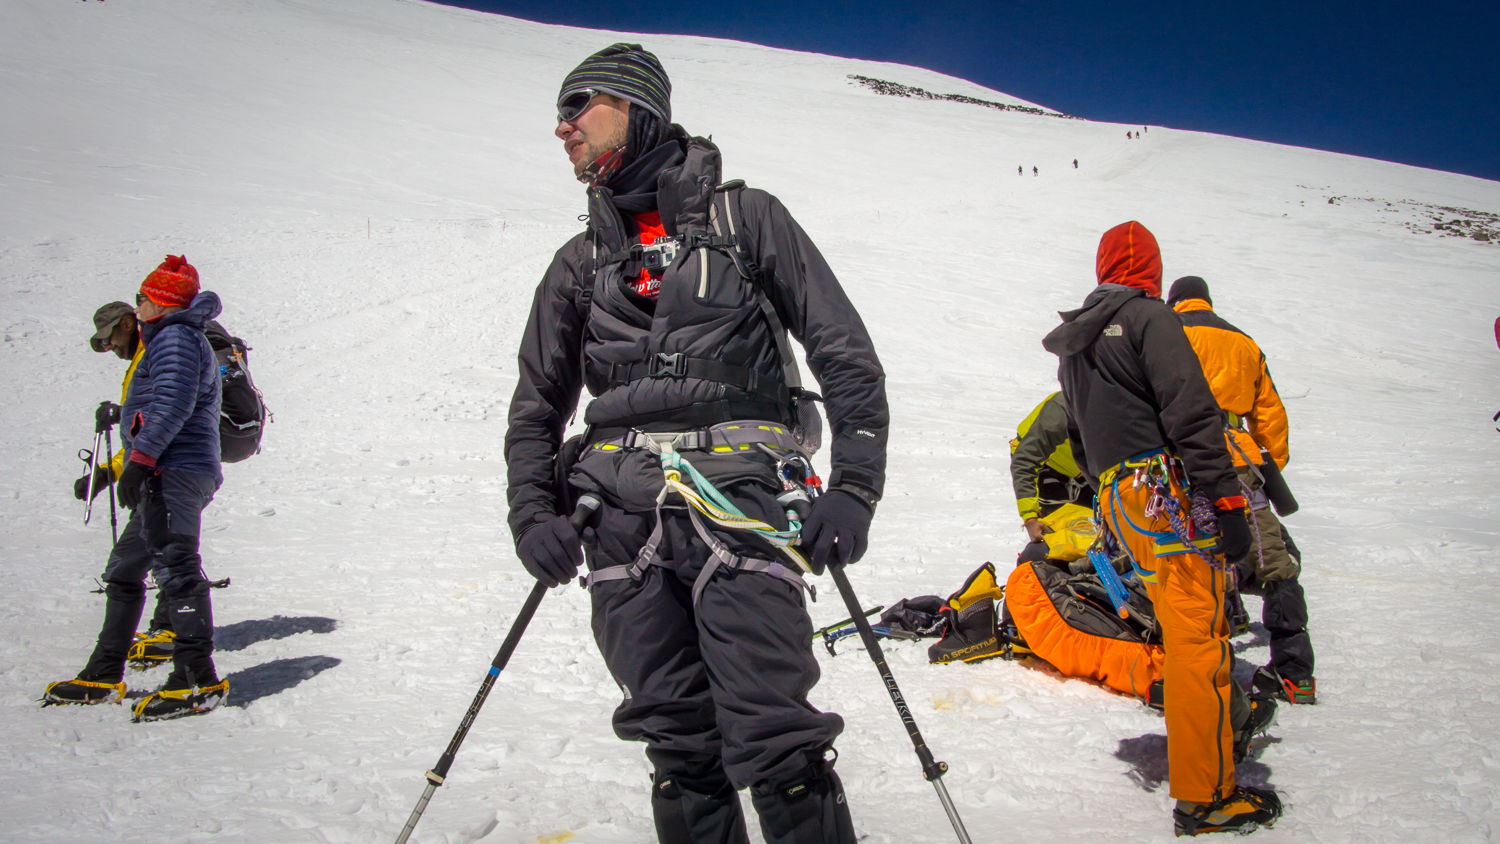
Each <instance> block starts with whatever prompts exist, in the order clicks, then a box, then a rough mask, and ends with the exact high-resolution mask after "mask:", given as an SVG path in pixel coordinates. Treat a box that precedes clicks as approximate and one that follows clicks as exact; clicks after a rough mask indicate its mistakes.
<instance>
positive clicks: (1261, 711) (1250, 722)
mask: <svg viewBox="0 0 1500 844" xmlns="http://www.w3.org/2000/svg"><path fill="white" fill-rule="evenodd" d="M1275 723H1276V701H1274V700H1272V699H1270V698H1269V697H1264V696H1262V695H1252V696H1251V697H1250V717H1248V718H1246V719H1245V723H1244V724H1236V725H1235V731H1234V761H1235V762H1236V763H1239V762H1241V761H1243V760H1244V758H1245V756H1246V755H1248V754H1249V753H1250V740H1251V739H1253V738H1255V737H1256V736H1258V735H1260V734H1261V733H1264V732H1265V731H1266V730H1269V729H1270V728H1271V725H1272V724H1275Z"/></svg>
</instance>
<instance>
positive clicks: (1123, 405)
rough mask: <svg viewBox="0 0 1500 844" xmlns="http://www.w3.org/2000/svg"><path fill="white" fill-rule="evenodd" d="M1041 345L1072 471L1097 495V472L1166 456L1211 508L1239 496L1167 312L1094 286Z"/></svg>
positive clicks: (1129, 294)
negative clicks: (1160, 453)
mask: <svg viewBox="0 0 1500 844" xmlns="http://www.w3.org/2000/svg"><path fill="white" fill-rule="evenodd" d="M1060 316H1061V317H1062V318H1063V324H1062V325H1060V326H1058V327H1057V328H1055V329H1053V330H1052V333H1050V334H1048V335H1047V337H1046V339H1044V340H1043V341H1042V345H1043V346H1044V347H1045V348H1046V349H1047V351H1049V352H1052V353H1053V354H1055V355H1057V356H1058V357H1059V358H1061V359H1062V360H1061V363H1060V364H1059V366H1058V369H1057V380H1058V381H1059V382H1060V383H1061V385H1062V392H1063V397H1064V398H1065V399H1066V400H1067V403H1068V410H1069V425H1068V435H1069V439H1070V440H1071V441H1072V443H1073V456H1074V458H1075V459H1076V460H1077V461H1078V465H1079V468H1081V469H1083V470H1084V473H1085V474H1086V475H1087V476H1088V479H1089V483H1091V484H1093V485H1094V487H1095V488H1096V489H1097V488H1098V485H1099V476H1100V475H1101V474H1103V473H1104V471H1105V470H1107V469H1109V468H1110V467H1112V466H1116V465H1118V464H1120V463H1121V462H1123V461H1125V460H1127V459H1129V458H1131V457H1134V456H1136V455H1138V454H1141V453H1143V452H1148V451H1152V450H1155V449H1159V448H1165V449H1168V450H1170V451H1171V452H1173V453H1174V454H1176V455H1177V456H1178V457H1180V458H1181V459H1182V463H1183V466H1184V467H1185V468H1186V470H1187V474H1188V478H1189V480H1190V482H1191V483H1192V485H1193V488H1194V489H1198V490H1203V491H1204V492H1207V493H1208V495H1209V499H1210V500H1216V499H1218V498H1221V497H1225V496H1233V495H1238V494H1239V481H1238V479H1237V478H1236V477H1235V474H1234V466H1233V464H1232V463H1231V462H1230V459H1229V452H1228V451H1227V450H1226V448H1225V445H1224V418H1223V416H1222V415H1221V413H1220V411H1219V405H1218V402H1216V401H1215V400H1214V394H1213V392H1212V391H1211V390H1210V389H1209V387H1208V381H1207V379H1205V378H1204V377H1203V369H1202V366H1201V365H1200V364H1199V363H1198V356H1197V355H1196V354H1194V353H1193V347H1192V344H1190V343H1189V342H1188V339H1187V335H1186V334H1184V333H1183V330H1182V322H1181V321H1180V320H1179V319H1178V318H1177V315H1176V314H1175V313H1173V312H1172V309H1171V308H1169V307H1167V305H1166V304H1164V303H1163V302H1161V301H1160V300H1158V299H1150V298H1147V297H1146V294H1145V293H1144V292H1143V291H1141V290H1137V289H1135V288H1131V287H1123V286H1121V285H1118V284H1101V285H1099V286H1098V287H1096V288H1094V290H1093V292H1091V293H1090V294H1089V296H1088V298H1087V299H1085V300H1084V302H1083V307H1082V308H1079V309H1078V310H1076V311H1066V312H1063V313H1061V314H1060Z"/></svg>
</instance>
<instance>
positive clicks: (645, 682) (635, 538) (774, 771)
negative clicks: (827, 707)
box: [590, 505, 844, 788]
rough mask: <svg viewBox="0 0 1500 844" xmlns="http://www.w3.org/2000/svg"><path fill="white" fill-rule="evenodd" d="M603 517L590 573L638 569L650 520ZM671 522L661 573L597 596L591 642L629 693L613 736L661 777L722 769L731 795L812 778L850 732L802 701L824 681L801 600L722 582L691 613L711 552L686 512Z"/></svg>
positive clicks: (765, 577) (756, 584) (765, 580)
mask: <svg viewBox="0 0 1500 844" xmlns="http://www.w3.org/2000/svg"><path fill="white" fill-rule="evenodd" d="M602 511H603V512H602V513H601V516H600V520H599V523H598V526H597V527H596V529H595V541H594V542H592V543H591V546H592V547H591V549H590V551H591V553H590V567H591V568H595V569H598V568H603V567H607V566H613V565H620V564H623V563H629V562H631V561H633V560H634V554H635V552H636V551H638V550H639V549H640V547H641V545H642V544H643V543H644V541H645V539H646V537H647V535H648V534H649V533H650V531H651V527H652V524H653V518H654V517H653V514H651V513H626V512H623V511H621V510H616V509H614V508H611V507H609V506H607V505H606V506H605V507H604V508H602ZM664 513H665V516H664V518H665V521H666V524H665V525H664V535H663V541H662V544H661V555H662V557H663V558H664V562H665V563H666V565H665V566H651V567H650V568H649V569H647V571H646V572H645V574H644V575H643V576H642V577H641V579H640V580H638V581H636V580H615V581H606V582H603V583H599V584H597V585H596V586H595V587H594V590H593V608H594V612H593V628H594V639H595V641H596V642H598V644H599V650H600V652H601V653H602V654H603V655H604V661H605V664H606V665H607V666H608V667H609V670H610V673H611V674H612V675H614V678H615V680H616V682H618V683H619V684H620V686H621V688H622V690H623V691H624V693H625V700H624V701H623V702H622V703H621V704H620V706H619V707H618V708H617V709H616V710H615V715H614V727H615V734H616V735H618V736H619V737H620V738H622V739H625V740H627V741H644V742H645V743H646V755H647V756H648V757H649V758H650V759H651V761H652V764H653V765H654V766H656V767H657V769H658V770H683V769H688V768H693V769H697V768H701V767H702V766H703V765H704V764H705V763H712V762H713V761H715V760H718V761H720V762H721V763H722V765H723V768H724V771H725V772H726V773H727V774H728V777H729V780H730V782H732V783H733V785H734V786H735V787H736V788H745V787H748V786H752V785H756V784H759V783H762V782H767V781H769V782H779V781H782V780H788V781H791V780H795V779H796V778H797V777H799V776H803V775H805V772H806V770H807V767H808V758H809V754H812V755H817V754H818V753H819V752H820V751H821V750H822V749H823V748H826V747H829V746H831V745H832V744H833V740H834V739H835V738H836V737H837V736H838V734H839V733H840V732H841V731H842V730H843V727H844V722H843V719H842V718H840V717H839V716H838V715H835V714H833V713H831V712H819V711H818V710H817V709H814V708H813V706H812V705H811V704H810V703H808V702H807V693H808V692H809V691H810V690H811V689H812V687H813V685H814V684H815V683H817V681H818V675H819V670H818V663H817V660H816V659H815V658H814V657H813V653H812V644H811V643H812V621H811V620H810V619H809V618H808V615H807V610H806V608H805V605H804V604H803V596H802V592H801V590H799V589H798V588H797V587H795V586H793V585H792V584H790V583H787V582H786V581H784V580H781V579H780V578H778V577H775V576H772V575H769V574H762V573H755V572H738V573H727V572H726V573H720V574H716V575H715V576H714V578H713V580H712V581H711V582H710V583H709V584H708V586H707V588H706V589H704V591H703V593H702V596H701V598H700V599H699V602H698V605H697V606H696V607H694V606H693V605H692V588H693V581H694V580H695V579H696V578H697V576H698V574H699V572H701V571H702V570H703V566H704V564H705V563H706V562H707V559H708V548H707V546H706V545H705V544H704V543H703V541H702V540H701V539H700V538H699V537H698V535H697V533H696V532H695V531H694V530H693V526H692V524H691V523H690V522H689V521H688V517H687V514H686V511H684V510H682V509H670V508H669V509H667V510H665V511H664ZM722 536H723V537H724V538H725V539H726V540H728V539H731V538H732V534H730V533H726V534H722ZM745 549H746V550H747V551H750V552H753V553H756V554H757V555H759V556H765V557H769V556H770V555H771V554H772V553H773V552H772V551H771V549H770V547H769V546H764V545H762V546H761V547H759V548H756V547H755V546H753V545H748V546H745Z"/></svg>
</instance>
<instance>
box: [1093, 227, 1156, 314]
mask: <svg viewBox="0 0 1500 844" xmlns="http://www.w3.org/2000/svg"><path fill="white" fill-rule="evenodd" d="M1094 272H1095V273H1096V274H1097V275H1098V277H1099V283H1100V284H1119V285H1123V286H1125V287H1134V288H1135V289H1137V290H1144V291H1146V295H1147V296H1152V297H1157V298H1160V296H1161V247H1159V246H1157V245H1156V237H1155V236H1154V235H1152V234H1151V231H1150V230H1149V229H1147V228H1146V227H1145V226H1143V225H1141V224H1140V223H1137V222H1136V221H1134V220H1131V221H1130V222H1128V223H1121V224H1120V225H1118V226H1115V227H1114V228H1112V229H1110V230H1109V231H1107V232H1105V233H1104V237H1102V238H1100V239H1099V255H1098V257H1097V258H1095V259H1094Z"/></svg>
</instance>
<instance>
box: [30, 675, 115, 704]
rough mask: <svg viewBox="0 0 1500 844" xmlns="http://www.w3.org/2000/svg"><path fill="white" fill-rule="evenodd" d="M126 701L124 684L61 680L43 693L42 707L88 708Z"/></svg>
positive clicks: (50, 684)
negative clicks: (81, 706)
mask: <svg viewBox="0 0 1500 844" xmlns="http://www.w3.org/2000/svg"><path fill="white" fill-rule="evenodd" d="M124 699H125V684H124V683H96V682H94V681H93V680H59V681H58V682H56V683H48V684H47V690H46V691H45V692H43V693H42V706H67V705H84V706H86V705H88V704H94V703H119V702H120V701H122V700H124Z"/></svg>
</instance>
